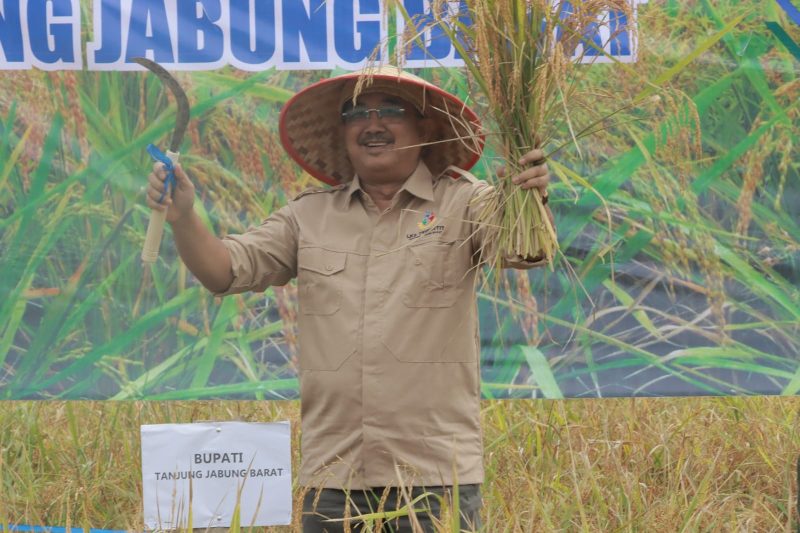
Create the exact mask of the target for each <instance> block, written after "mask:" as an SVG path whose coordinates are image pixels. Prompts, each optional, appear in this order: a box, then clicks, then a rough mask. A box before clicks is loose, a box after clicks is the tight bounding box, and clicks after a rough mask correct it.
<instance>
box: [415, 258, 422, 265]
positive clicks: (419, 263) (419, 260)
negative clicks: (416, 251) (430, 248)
mask: <svg viewBox="0 0 800 533" xmlns="http://www.w3.org/2000/svg"><path fill="white" fill-rule="evenodd" d="M414 264H415V265H421V264H422V259H414Z"/></svg>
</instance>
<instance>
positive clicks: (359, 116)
mask: <svg viewBox="0 0 800 533" xmlns="http://www.w3.org/2000/svg"><path fill="white" fill-rule="evenodd" d="M373 111H375V114H377V115H378V118H379V119H384V120H389V121H391V120H399V119H401V118H403V117H404V116H405V115H406V108H404V107H400V106H397V105H388V106H381V107H376V108H372V109H367V108H366V107H354V108H353V109H349V110H347V111H345V112H343V113H342V122H344V123H345V124H352V123H354V122H366V121H367V120H369V117H370V113H372V112H373Z"/></svg>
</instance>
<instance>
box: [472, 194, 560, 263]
mask: <svg viewBox="0 0 800 533" xmlns="http://www.w3.org/2000/svg"><path fill="white" fill-rule="evenodd" d="M496 194H497V192H496V190H495V188H494V187H493V186H491V185H489V184H487V183H486V182H484V181H479V182H477V183H475V184H474V189H473V193H472V198H471V200H470V202H469V206H468V209H467V213H468V214H467V216H468V219H469V221H470V223H471V225H472V237H471V239H472V250H473V254H474V255H473V257H475V263H476V264H478V265H480V264H485V263H488V262H489V260H491V258H492V257H493V256H494V253H495V249H494V247H495V246H496V245H497V242H498V239H497V233H498V229H497V228H493V227H490V226H488V225H487V224H482V223H481V222H480V220H481V217H482V213H483V211H484V210H485V209H486V208H487V206H489V205H490V204H491V203H492V202H494V201H495V196H496ZM545 209H546V210H547V215H548V216H549V217H550V222H551V223H552V222H553V215H552V213H551V212H550V207H549V206H545ZM547 264H548V260H547V259H546V258H544V257H522V256H521V255H514V254H506V255H504V256H503V258H502V261H501V266H502V268H516V269H529V268H535V267H540V266H544V265H547Z"/></svg>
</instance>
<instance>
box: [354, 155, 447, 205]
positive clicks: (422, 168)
mask: <svg viewBox="0 0 800 533" xmlns="http://www.w3.org/2000/svg"><path fill="white" fill-rule="evenodd" d="M363 190H364V189H362V188H361V180H360V179H359V177H358V175H355V176H353V179H352V180H350V183H349V184H348V185H347V199H348V201H351V200H352V198H353V196H355V193H356V191H363ZM400 190H401V191H403V190H405V191H408V192H409V193H410V194H412V195H414V196H416V197H417V198H421V199H423V200H427V201H429V202H432V201H433V199H434V196H433V174H431V171H430V170H429V169H428V165H426V164H425V163H424V162H423V161H422V160H421V159H420V161H419V163H418V164H417V168H416V169H414V172H412V173H411V175H410V176H409V177H408V178H407V179H406V181H405V183H403V186H402V187H400Z"/></svg>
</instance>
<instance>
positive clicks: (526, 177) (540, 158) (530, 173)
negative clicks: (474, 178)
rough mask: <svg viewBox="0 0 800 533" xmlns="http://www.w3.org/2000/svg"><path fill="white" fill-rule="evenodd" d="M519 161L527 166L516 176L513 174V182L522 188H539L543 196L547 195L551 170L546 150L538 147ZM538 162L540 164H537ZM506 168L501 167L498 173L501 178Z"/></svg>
mask: <svg viewBox="0 0 800 533" xmlns="http://www.w3.org/2000/svg"><path fill="white" fill-rule="evenodd" d="M518 163H519V164H520V166H523V167H525V166H527V167H528V168H526V169H525V170H523V171H522V172H520V173H519V174H517V175H515V176H511V181H512V183H514V184H516V185H519V186H520V188H521V189H533V188H534V187H535V188H537V189H539V192H540V193H541V195H542V197H545V198H546V197H547V185H548V184H549V183H550V171H549V170H548V168H547V163H545V162H544V152H543V151H541V150H539V149H538V148H537V149H535V150H531V151H530V152H528V153H527V154H525V155H523V156H522V157H521V158H520V159H519V161H518ZM537 163H538V164H537ZM505 174H506V170H505V168H500V169H499V170H498V171H497V175H498V176H500V177H501V178H502V177H503V176H505Z"/></svg>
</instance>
